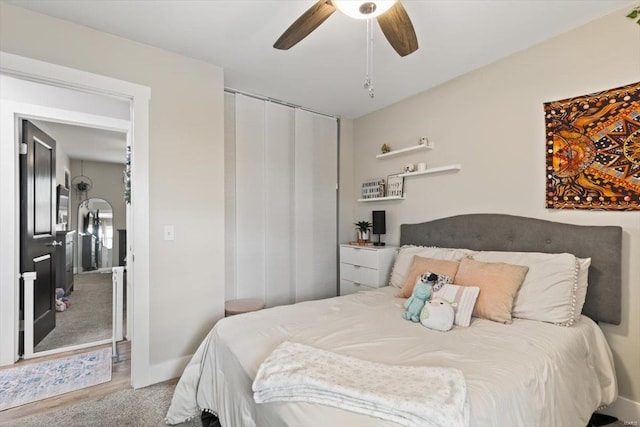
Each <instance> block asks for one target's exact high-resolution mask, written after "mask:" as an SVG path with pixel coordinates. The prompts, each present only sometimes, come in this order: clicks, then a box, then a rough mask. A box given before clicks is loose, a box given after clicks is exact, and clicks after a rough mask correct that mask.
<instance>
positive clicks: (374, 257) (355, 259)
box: [340, 246, 380, 268]
mask: <svg viewBox="0 0 640 427" xmlns="http://www.w3.org/2000/svg"><path fill="white" fill-rule="evenodd" d="M378 255H379V254H378V251H376V250H373V249H366V248H354V247H351V246H340V262H345V263H347V264H353V265H360V266H362V267H369V268H379V265H380V262H379V258H378Z"/></svg>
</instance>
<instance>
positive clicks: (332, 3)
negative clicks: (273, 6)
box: [273, 0, 418, 56]
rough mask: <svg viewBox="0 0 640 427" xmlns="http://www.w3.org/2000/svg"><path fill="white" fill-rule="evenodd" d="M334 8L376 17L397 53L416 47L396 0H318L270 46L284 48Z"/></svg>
mask: <svg viewBox="0 0 640 427" xmlns="http://www.w3.org/2000/svg"><path fill="white" fill-rule="evenodd" d="M336 9H338V10H340V11H341V12H343V13H345V14H346V15H348V16H350V17H352V18H356V19H372V18H376V19H377V20H378V24H379V25H380V29H381V30H382V32H383V33H384V35H385V37H386V38H387V40H388V41H389V43H390V44H391V46H392V47H393V48H394V49H395V51H396V52H398V54H399V55H400V56H407V55H409V54H410V53H412V52H415V51H416V50H418V39H417V37H416V32H415V30H414V29H413V24H412V23H411V19H409V15H408V14H407V11H406V10H405V9H404V7H403V6H402V4H401V3H400V1H399V0H390V1H355V0H318V2H317V3H316V4H314V5H313V6H311V7H310V8H309V9H308V10H307V11H306V12H305V13H303V14H302V16H300V17H299V18H298V19H297V20H296V21H295V22H294V23H293V24H291V26H290V27H289V28H287V30H286V31H285V32H284V33H282V35H281V36H280V38H279V39H278V40H277V41H276V42H275V44H274V45H273V47H275V48H276V49H282V50H287V49H289V48H291V47H293V46H295V45H296V44H297V43H298V42H299V41H301V40H302V39H304V38H305V37H307V36H308V35H309V34H311V32H312V31H313V30H315V29H316V28H318V27H319V26H320V24H322V23H323V22H324V21H325V20H327V18H329V16H331V15H332V14H333V12H335V11H336Z"/></svg>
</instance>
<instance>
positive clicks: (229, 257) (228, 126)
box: [224, 93, 236, 300]
mask: <svg viewBox="0 0 640 427" xmlns="http://www.w3.org/2000/svg"><path fill="white" fill-rule="evenodd" d="M224 196H225V204H224V223H225V226H224V229H225V239H224V240H225V245H224V254H225V299H226V300H231V299H235V298H236V96H235V94H231V93H225V94H224Z"/></svg>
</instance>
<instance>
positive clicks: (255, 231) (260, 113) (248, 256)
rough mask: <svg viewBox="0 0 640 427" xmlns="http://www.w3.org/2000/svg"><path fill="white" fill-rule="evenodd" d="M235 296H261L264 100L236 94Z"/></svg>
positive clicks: (262, 283) (263, 260)
mask: <svg viewBox="0 0 640 427" xmlns="http://www.w3.org/2000/svg"><path fill="white" fill-rule="evenodd" d="M235 128H236V150H235V152H236V200H235V202H236V297H237V298H264V297H265V275H264V272H265V229H266V223H265V179H264V177H265V163H264V154H265V146H264V140H265V132H264V129H265V103H264V101H261V100H257V99H255V98H250V97H247V96H243V95H236V126H235Z"/></svg>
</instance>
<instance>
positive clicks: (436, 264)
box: [398, 255, 459, 298]
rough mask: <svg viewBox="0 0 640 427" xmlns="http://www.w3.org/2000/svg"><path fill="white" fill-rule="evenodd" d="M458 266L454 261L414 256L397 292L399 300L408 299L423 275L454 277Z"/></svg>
mask: <svg viewBox="0 0 640 427" xmlns="http://www.w3.org/2000/svg"><path fill="white" fill-rule="evenodd" d="M458 264H459V263H457V262H455V261H447V260H444V259H435V258H424V257H421V256H417V255H416V256H414V257H413V262H412V263H411V268H410V269H409V274H407V279H406V280H405V282H404V285H403V286H402V289H400V292H398V296H399V297H400V298H409V297H410V296H411V294H412V293H413V288H414V287H415V286H416V282H417V281H418V279H419V278H420V276H421V275H422V274H423V273H426V272H427V271H430V272H432V273H436V274H444V275H445V276H449V277H454V276H455V275H456V271H458Z"/></svg>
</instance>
